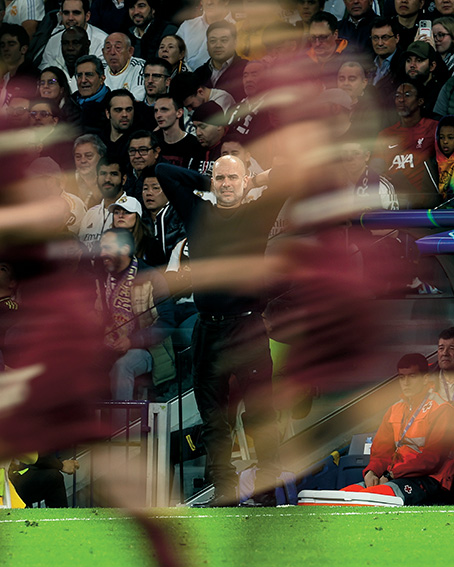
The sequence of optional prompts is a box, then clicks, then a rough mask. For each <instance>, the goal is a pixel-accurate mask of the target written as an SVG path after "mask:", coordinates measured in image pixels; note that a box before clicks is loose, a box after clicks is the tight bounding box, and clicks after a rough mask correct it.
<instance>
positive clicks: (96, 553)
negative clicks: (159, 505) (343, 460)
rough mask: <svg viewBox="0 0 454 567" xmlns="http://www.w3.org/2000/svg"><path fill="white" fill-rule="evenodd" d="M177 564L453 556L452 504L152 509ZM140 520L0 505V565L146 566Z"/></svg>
mask: <svg viewBox="0 0 454 567" xmlns="http://www.w3.org/2000/svg"><path fill="white" fill-rule="evenodd" d="M149 516H150V517H153V518H155V519H156V521H158V522H160V523H161V525H164V526H165V528H166V531H167V533H168V536H169V540H170V542H171V544H172V546H173V548H174V549H176V550H177V552H178V555H179V556H180V557H181V563H182V565H183V566H184V567H230V566H232V567H276V566H299V565H304V566H305V567H312V566H313V567H319V566H324V565H327V566H328V565H330V566H333V565H335V566H349V567H356V566H368V565H370V566H376V567H383V566H386V567H388V566H401V565H411V566H412V567H419V566H421V567H423V566H424V567H426V566H428V565H430V566H431V567H434V566H437V565H440V566H441V565H443V567H448V566H449V565H452V564H453V563H454V560H453V559H452V558H453V556H454V551H453V547H454V537H453V536H454V509H453V508H443V507H426V508H416V507H415V508H411V507H405V508H381V507H380V508H379V507H377V508H359V507H346V506H342V507H330V506H316V507H313V506H307V507H306V506H304V507H302V506H299V507H298V506H293V507H279V508H261V509H258V508H255V509H245V508H242V509H241V508H240V509H238V508H223V509H205V510H203V509H190V508H172V509H153V510H150V512H149ZM149 557H150V556H149V555H148V554H147V545H146V541H145V538H144V536H143V535H142V533H141V531H140V528H138V527H137V526H136V525H135V523H134V521H133V520H131V518H128V517H125V516H122V515H121V513H120V512H119V511H118V510H112V509H105V508H98V509H96V510H93V509H64V510H52V509H31V510H0V565H2V567H13V566H14V567H22V566H25V565H33V566H34V567H44V566H46V567H47V566H53V565H67V566H71V567H91V566H92V565H93V566H94V565H96V566H98V567H107V566H109V567H145V566H150V565H157V564H156V562H154V561H153V559H151V561H150V558H149Z"/></svg>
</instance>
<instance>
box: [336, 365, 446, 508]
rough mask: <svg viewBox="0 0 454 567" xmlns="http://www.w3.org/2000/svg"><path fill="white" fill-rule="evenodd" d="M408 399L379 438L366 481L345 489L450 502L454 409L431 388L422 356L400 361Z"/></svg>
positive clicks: (407, 500) (415, 501)
mask: <svg viewBox="0 0 454 567" xmlns="http://www.w3.org/2000/svg"><path fill="white" fill-rule="evenodd" d="M397 372H398V377H399V383H400V387H401V390H402V394H403V399H402V400H400V401H399V402H397V403H396V404H394V405H393V406H392V407H391V408H390V409H389V410H388V412H387V413H386V415H385V417H384V418H383V421H382V423H381V425H380V427H379V429H378V431H377V434H376V435H375V437H374V441H373V443H372V448H371V456H370V461H369V464H368V466H367V467H366V469H365V470H364V473H363V474H364V482H362V483H360V484H353V485H350V486H347V487H346V488H344V489H343V490H345V491H354V492H355V491H361V492H368V493H375V494H386V495H388V496H400V497H401V498H402V500H403V503H404V504H405V505H410V506H421V505H428V504H440V503H449V502H450V492H449V491H450V490H451V486H452V484H453V475H454V459H453V456H452V454H451V452H452V447H453V446H454V408H453V407H452V406H451V405H450V404H448V403H446V402H445V401H444V400H443V399H442V398H441V397H440V396H439V395H438V394H437V393H436V392H434V391H433V390H432V389H431V388H430V384H429V376H428V374H427V372H428V364H427V360H426V358H425V357H424V356H423V355H422V354H407V355H405V356H403V357H402V358H401V359H400V360H399V362H398V363H397Z"/></svg>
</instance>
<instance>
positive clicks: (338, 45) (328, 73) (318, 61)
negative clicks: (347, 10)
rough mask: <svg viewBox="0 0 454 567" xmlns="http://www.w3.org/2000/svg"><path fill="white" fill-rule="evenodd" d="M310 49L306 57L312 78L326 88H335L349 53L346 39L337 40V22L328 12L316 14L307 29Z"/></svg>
mask: <svg viewBox="0 0 454 567" xmlns="http://www.w3.org/2000/svg"><path fill="white" fill-rule="evenodd" d="M309 39H310V43H311V47H310V48H309V50H308V51H307V57H308V58H309V61H310V63H311V64H312V72H313V74H314V76H319V77H320V80H321V81H322V83H323V84H324V86H325V87H326V88H335V87H336V86H337V73H338V71H339V68H340V66H341V65H342V63H344V62H345V61H346V59H345V56H346V55H347V54H348V53H349V52H350V51H351V50H350V49H349V44H348V41H347V40H346V39H340V38H339V31H338V21H337V20H336V18H335V16H333V15H332V14H330V13H329V12H317V13H316V14H314V15H313V16H312V18H311V25H310V28H309Z"/></svg>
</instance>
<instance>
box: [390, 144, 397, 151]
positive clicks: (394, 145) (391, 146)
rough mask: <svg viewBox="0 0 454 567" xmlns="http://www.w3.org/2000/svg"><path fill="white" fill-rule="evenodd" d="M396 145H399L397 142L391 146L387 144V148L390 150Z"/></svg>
mask: <svg viewBox="0 0 454 567" xmlns="http://www.w3.org/2000/svg"><path fill="white" fill-rule="evenodd" d="M398 145H399V144H393V145H392V146H388V148H389V149H390V150H392V149H393V148H397V146H398Z"/></svg>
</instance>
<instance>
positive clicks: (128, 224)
mask: <svg viewBox="0 0 454 567" xmlns="http://www.w3.org/2000/svg"><path fill="white" fill-rule="evenodd" d="M109 210H110V211H111V212H112V213H113V222H112V226H113V227H114V228H127V229H128V230H129V231H131V232H132V234H133V236H134V242H135V244H136V252H135V256H137V258H142V260H144V261H145V262H146V263H147V264H148V265H150V266H160V265H161V264H164V263H165V258H164V255H163V252H162V250H161V247H160V246H159V242H158V241H157V240H156V238H155V237H154V236H153V235H152V234H151V232H150V230H149V228H148V227H147V226H146V224H144V223H143V221H142V205H141V204H140V203H139V201H138V200H137V199H135V198H134V197H127V196H126V195H123V196H122V197H120V198H119V199H118V200H117V201H115V203H113V204H112V205H109Z"/></svg>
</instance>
